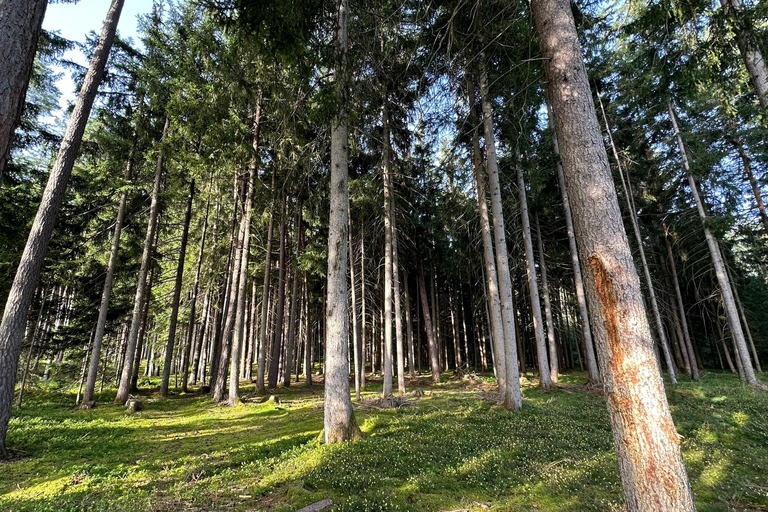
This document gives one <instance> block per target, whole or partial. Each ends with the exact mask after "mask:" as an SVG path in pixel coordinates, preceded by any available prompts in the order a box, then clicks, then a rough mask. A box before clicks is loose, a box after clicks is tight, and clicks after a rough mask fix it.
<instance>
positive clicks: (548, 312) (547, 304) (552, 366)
mask: <svg viewBox="0 0 768 512" xmlns="http://www.w3.org/2000/svg"><path fill="white" fill-rule="evenodd" d="M534 219H535V224H536V239H537V240H538V249H539V269H541V293H542V294H543V295H544V316H545V318H546V320H547V347H549V374H550V376H551V377H552V382H557V373H558V360H557V345H556V342H555V323H554V320H552V301H551V300H550V297H549V281H548V280H547V264H546V262H545V261H544V241H543V240H542V238H541V227H540V226H539V216H538V215H535V216H534Z"/></svg>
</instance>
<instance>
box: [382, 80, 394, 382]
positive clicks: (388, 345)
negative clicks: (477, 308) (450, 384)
mask: <svg viewBox="0 0 768 512" xmlns="http://www.w3.org/2000/svg"><path fill="white" fill-rule="evenodd" d="M385 96H386V92H385ZM382 119H383V121H382V129H383V132H384V135H383V137H384V144H383V147H382V150H383V154H384V156H383V178H384V305H383V309H384V317H383V326H382V327H383V330H384V350H383V351H382V352H383V357H384V358H383V361H382V363H383V364H382V366H383V370H384V371H383V372H382V373H383V374H384V383H383V387H382V394H383V395H384V397H388V396H390V395H391V394H392V161H391V158H392V157H391V154H390V152H391V147H390V141H389V113H388V110H387V103H386V99H385V101H384V108H383V114H382Z"/></svg>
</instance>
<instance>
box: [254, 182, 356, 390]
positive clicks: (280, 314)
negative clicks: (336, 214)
mask: <svg viewBox="0 0 768 512" xmlns="http://www.w3.org/2000/svg"><path fill="white" fill-rule="evenodd" d="M286 203H287V197H284V198H283V208H282V214H281V216H280V261H279V263H278V269H277V294H278V295H277V308H276V309H275V328H274V329H273V332H272V353H271V356H270V357H271V359H270V361H269V375H268V377H267V386H268V387H269V388H270V389H274V388H276V387H277V381H278V372H279V370H280V353H281V352H282V350H283V320H284V318H285V271H286V268H285V267H286V256H287V254H286V252H287V250H288V249H287V243H288V235H287V233H286V224H287V222H286V220H287V219H286V216H287V215H288V214H287V211H286ZM345 220H346V219H345ZM346 243H347V241H346V237H345V240H344V245H346ZM344 274H345V275H344V279H345V282H346V278H347V277H346V272H345V273H344Z"/></svg>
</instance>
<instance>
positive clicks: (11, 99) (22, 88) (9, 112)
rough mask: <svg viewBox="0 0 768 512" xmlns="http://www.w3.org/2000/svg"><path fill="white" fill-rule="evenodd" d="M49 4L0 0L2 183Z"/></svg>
mask: <svg viewBox="0 0 768 512" xmlns="http://www.w3.org/2000/svg"><path fill="white" fill-rule="evenodd" d="M47 6H48V0H27V1H25V2H19V1H3V2H1V3H0V27H2V29H0V91H2V93H0V185H2V184H3V171H4V170H5V165H6V162H7V161H8V157H9V154H10V152H11V143H12V141H13V132H14V130H15V129H16V127H17V126H18V125H19V121H20V119H21V113H22V111H23V110H24V99H25V98H26V96H27V86H28V85H29V79H30V77H31V75H32V68H33V67H34V62H35V53H36V52H37V41H38V39H39V38H40V32H41V31H42V27H43V18H44V17H45V8H46V7H47ZM86 117H87V116H86Z"/></svg>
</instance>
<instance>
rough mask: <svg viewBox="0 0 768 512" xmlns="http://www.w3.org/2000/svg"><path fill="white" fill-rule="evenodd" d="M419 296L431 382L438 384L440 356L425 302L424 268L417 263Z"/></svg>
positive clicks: (427, 303) (427, 304) (426, 302)
mask: <svg viewBox="0 0 768 512" xmlns="http://www.w3.org/2000/svg"><path fill="white" fill-rule="evenodd" d="M418 272H419V276H418V277H419V295H420V296H421V313H422V314H423V315H424V329H425V330H426V331H427V343H428V345H429V366H430V368H431V370H432V382H435V383H437V382H440V356H439V354H438V353H437V342H436V341H435V333H434V331H433V330H432V318H431V317H430V314H429V302H428V301H427V284H426V283H425V281H424V268H423V267H422V264H421V262H419V268H418Z"/></svg>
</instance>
